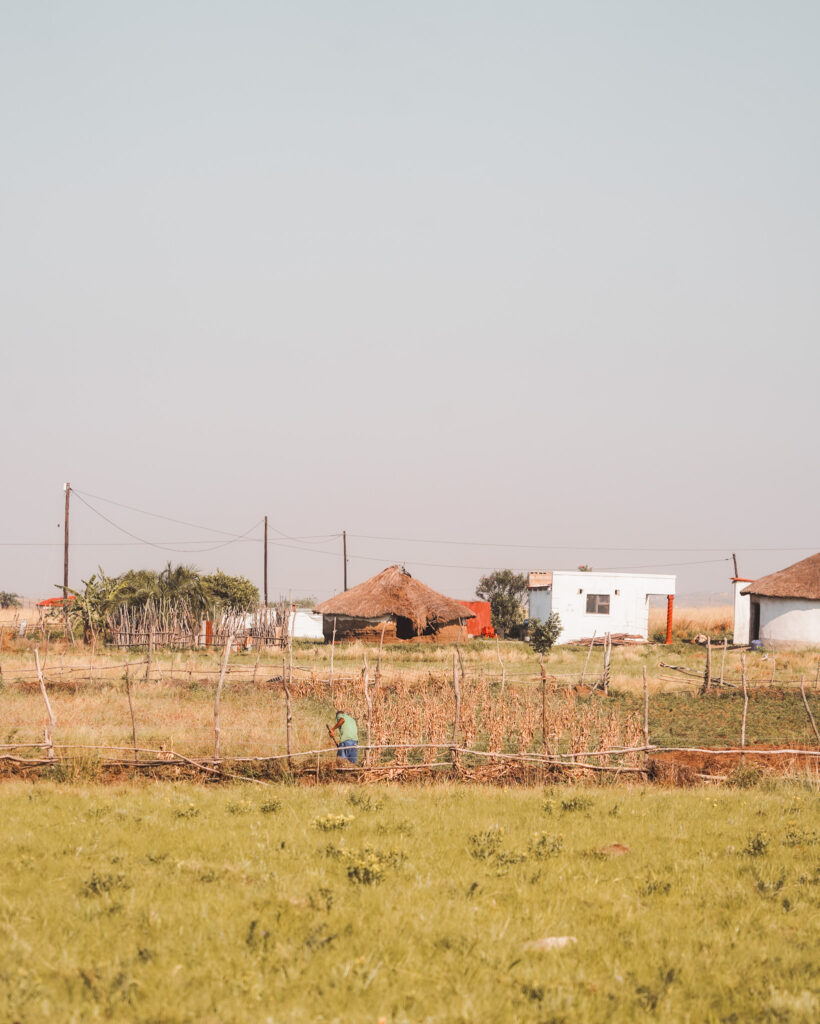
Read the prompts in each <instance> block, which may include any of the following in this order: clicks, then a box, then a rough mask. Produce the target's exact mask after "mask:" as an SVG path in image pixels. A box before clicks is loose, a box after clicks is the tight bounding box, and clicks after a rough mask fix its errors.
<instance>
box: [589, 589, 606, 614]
mask: <svg viewBox="0 0 820 1024" xmlns="http://www.w3.org/2000/svg"><path fill="white" fill-rule="evenodd" d="M587 615H609V594H587Z"/></svg>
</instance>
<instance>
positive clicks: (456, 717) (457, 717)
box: [450, 650, 461, 764]
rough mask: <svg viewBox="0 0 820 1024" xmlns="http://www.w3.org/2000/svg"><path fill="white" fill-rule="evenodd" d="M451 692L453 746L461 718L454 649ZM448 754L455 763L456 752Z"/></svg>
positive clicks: (459, 687)
mask: <svg viewBox="0 0 820 1024" xmlns="http://www.w3.org/2000/svg"><path fill="white" fill-rule="evenodd" d="M453 692H454V694H455V698H456V709H455V714H454V715H453V735H452V738H451V741H450V742H451V743H452V745H453V747H455V745H456V736H457V735H458V726H459V720H460V719H461V686H460V685H459V681H458V657H457V655H456V652H455V650H454V651H453ZM450 756H451V758H452V760H453V763H454V764H455V761H456V752H455V750H454V749H453V750H451V752H450Z"/></svg>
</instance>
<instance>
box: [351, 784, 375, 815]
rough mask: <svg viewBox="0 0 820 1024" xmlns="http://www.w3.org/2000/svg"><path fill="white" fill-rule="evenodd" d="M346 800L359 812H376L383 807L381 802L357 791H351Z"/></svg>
mask: <svg viewBox="0 0 820 1024" xmlns="http://www.w3.org/2000/svg"><path fill="white" fill-rule="evenodd" d="M347 799H348V801H349V803H351V804H352V805H353V806H354V807H355V808H357V809H358V810H360V811H378V810H381V808H382V805H383V801H382V800H377V799H376V798H375V797H373V796H371V795H370V794H369V793H363V792H361V791H360V790H357V789H354V790H351V792H350V793H349V795H348V798H347Z"/></svg>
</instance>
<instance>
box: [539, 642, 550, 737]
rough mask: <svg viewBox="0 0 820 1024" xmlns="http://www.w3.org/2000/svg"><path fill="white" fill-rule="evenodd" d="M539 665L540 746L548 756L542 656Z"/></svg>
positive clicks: (545, 690) (545, 678)
mask: <svg viewBox="0 0 820 1024" xmlns="http://www.w3.org/2000/svg"><path fill="white" fill-rule="evenodd" d="M539 662H540V665H541V746H542V748H543V751H544V753H545V754H548V753H549V752H550V751H549V743H548V741H547V670H546V669H545V668H544V655H543V654H542V655H541V656H540V657H539Z"/></svg>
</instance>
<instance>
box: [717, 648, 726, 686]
mask: <svg viewBox="0 0 820 1024" xmlns="http://www.w3.org/2000/svg"><path fill="white" fill-rule="evenodd" d="M727 647H728V644H727V641H726V637H724V638H723V654H722V655H721V658H720V682H719V683H718V686H723V669H724V668H725V667H726V648H727Z"/></svg>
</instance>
